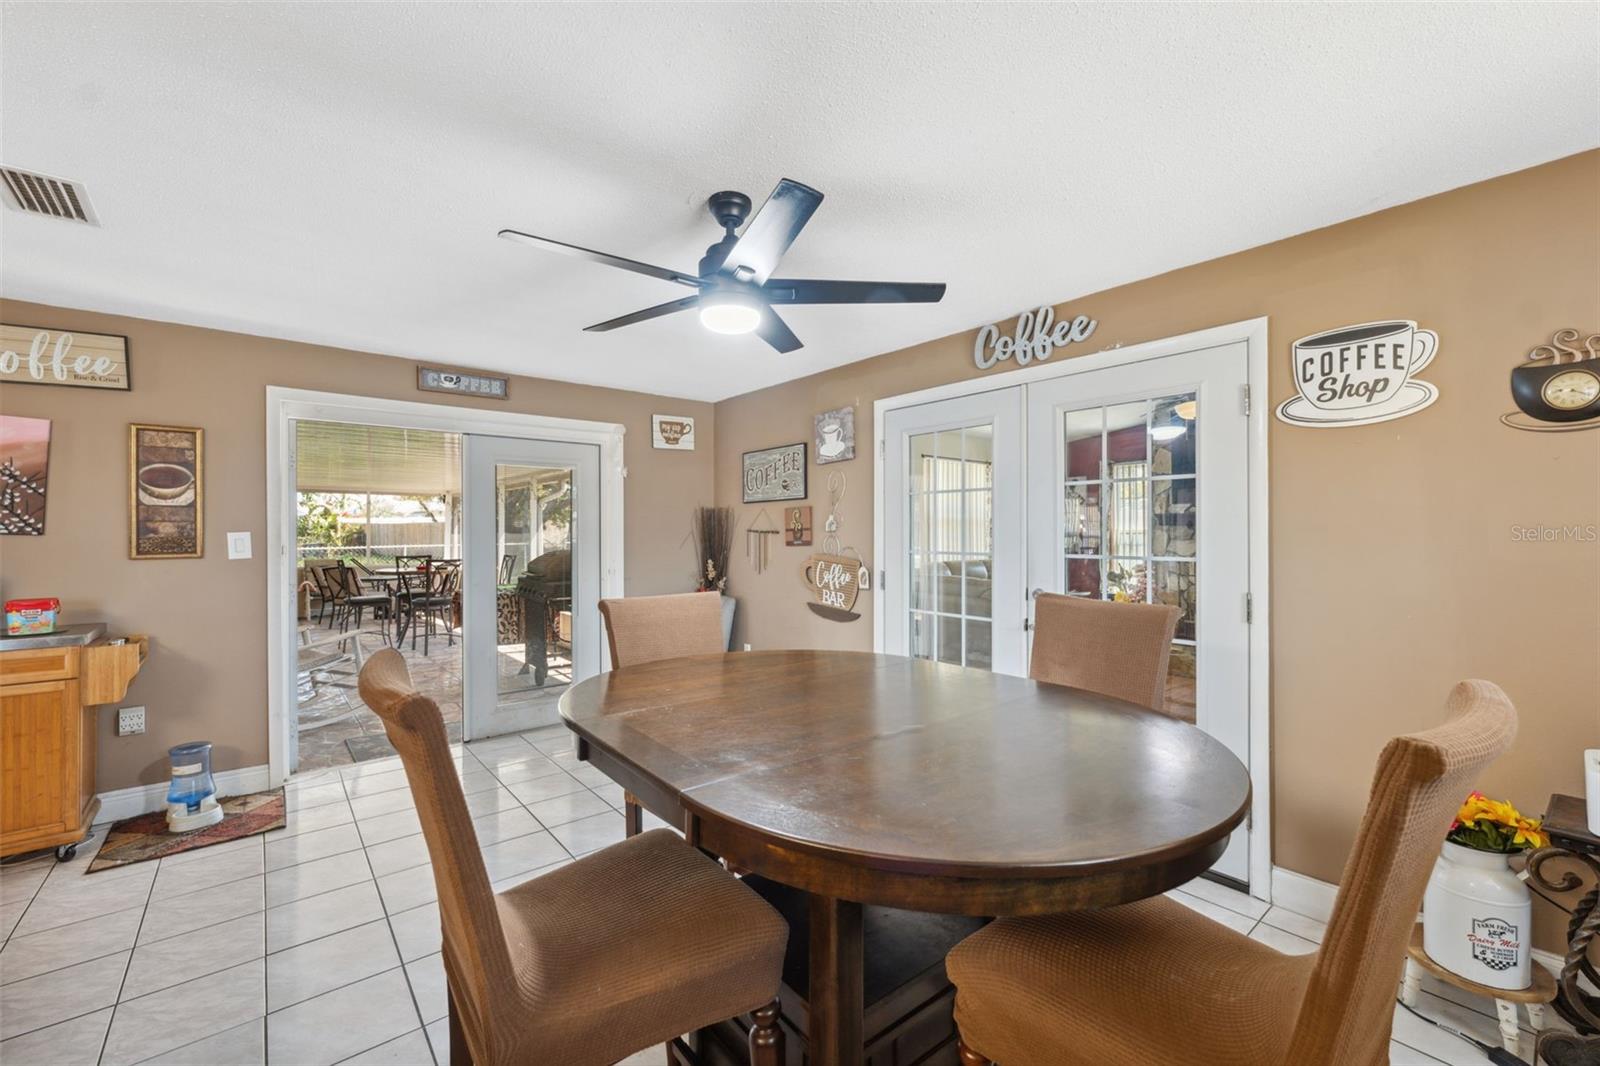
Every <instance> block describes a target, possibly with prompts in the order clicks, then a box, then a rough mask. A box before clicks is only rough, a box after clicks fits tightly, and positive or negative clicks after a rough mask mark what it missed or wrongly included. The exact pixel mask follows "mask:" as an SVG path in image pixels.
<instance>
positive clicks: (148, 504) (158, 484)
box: [128, 424, 205, 559]
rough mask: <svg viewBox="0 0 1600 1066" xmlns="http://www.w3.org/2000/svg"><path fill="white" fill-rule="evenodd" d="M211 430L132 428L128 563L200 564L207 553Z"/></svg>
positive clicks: (138, 426) (129, 451)
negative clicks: (207, 450)
mask: <svg viewBox="0 0 1600 1066" xmlns="http://www.w3.org/2000/svg"><path fill="white" fill-rule="evenodd" d="M204 505H205V430H203V429H195V428H193V427H190V426H148V425H139V424H134V425H130V426H129V427H128V557H129V558H130V559H198V558H199V557H200V556H201V555H202V554H204V551H205V506H204Z"/></svg>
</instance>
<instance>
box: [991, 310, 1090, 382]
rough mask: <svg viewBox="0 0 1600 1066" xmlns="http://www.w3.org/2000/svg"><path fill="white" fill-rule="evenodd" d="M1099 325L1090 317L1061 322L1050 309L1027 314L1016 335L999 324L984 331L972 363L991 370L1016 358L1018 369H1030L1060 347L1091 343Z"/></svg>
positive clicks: (992, 325)
mask: <svg viewBox="0 0 1600 1066" xmlns="http://www.w3.org/2000/svg"><path fill="white" fill-rule="evenodd" d="M1099 324H1100V323H1099V322H1097V321H1096V320H1094V319H1092V318H1090V317H1089V316H1088V315H1078V316H1077V317H1075V318H1065V317H1063V318H1062V319H1061V320H1060V321H1059V322H1058V321H1056V313H1055V311H1053V310H1051V309H1050V308H1048V307H1041V308H1039V309H1038V310H1037V311H1024V312H1023V313H1022V314H1021V315H1020V316H1018V318H1017V331H1016V333H1014V334H1012V335H1009V336H1008V335H1006V334H1004V333H1002V332H1001V331H1000V326H999V325H998V324H991V325H988V326H984V327H983V328H982V329H980V330H979V331H978V336H977V339H976V340H974V341H973V343H972V361H973V362H974V363H976V364H977V366H978V369H979V370H988V369H989V368H990V367H992V366H994V365H995V364H996V363H999V362H1003V361H1004V360H1006V359H1015V360H1016V361H1017V365H1018V366H1027V365H1028V364H1029V363H1031V362H1033V361H1034V360H1035V359H1037V360H1038V361H1039V362H1041V363H1042V362H1044V361H1045V360H1046V359H1048V358H1050V356H1051V353H1053V352H1054V351H1055V350H1056V349H1057V348H1065V347H1066V346H1067V345H1069V344H1072V343H1074V342H1077V341H1084V340H1088V339H1089V335H1090V334H1091V333H1093V332H1094V328H1095V327H1096V326H1098V325H1099Z"/></svg>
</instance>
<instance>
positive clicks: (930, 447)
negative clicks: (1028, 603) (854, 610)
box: [882, 389, 1027, 674]
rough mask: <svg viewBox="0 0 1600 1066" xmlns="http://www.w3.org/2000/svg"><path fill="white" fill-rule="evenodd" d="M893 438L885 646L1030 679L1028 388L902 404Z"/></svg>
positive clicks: (888, 423) (887, 494) (890, 420)
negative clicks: (1025, 512)
mask: <svg viewBox="0 0 1600 1066" xmlns="http://www.w3.org/2000/svg"><path fill="white" fill-rule="evenodd" d="M885 434H886V435H885V440H886V441H887V442H888V452H887V455H886V459H885V463H884V485H883V490H882V491H883V494H884V497H883V498H884V501H885V512H886V521H885V523H884V554H883V558H884V560H885V568H886V569H885V579H884V588H883V600H884V610H885V611H886V612H888V614H887V621H886V625H885V629H884V637H883V649H884V651H886V652H889V653H891V654H895V655H912V656H916V657H917V658H922V659H937V660H939V661H940V662H947V663H954V664H956V665H958V666H975V667H980V668H982V669H986V670H998V671H1000V672H1002V673H1007V674H1023V673H1026V672H1027V660H1026V658H1025V650H1026V649H1025V643H1026V642H1025V640H1024V636H1023V620H1024V607H1023V581H1024V576H1023V546H1024V540H1023V537H1024V529H1023V525H1022V522H1021V514H1022V468H1021V464H1020V463H1019V461H1018V459H1019V458H1020V456H1021V452H1022V394H1021V392H1020V391H1019V390H1017V389H1002V390H999V391H996V392H985V393H979V394H978V395H975V396H963V397H960V398H959V399H954V400H943V401H939V402H937V403H929V404H922V405H920V406H917V407H904V408H900V409H898V410H895V411H891V412H890V413H889V414H888V416H887V418H886V419H885Z"/></svg>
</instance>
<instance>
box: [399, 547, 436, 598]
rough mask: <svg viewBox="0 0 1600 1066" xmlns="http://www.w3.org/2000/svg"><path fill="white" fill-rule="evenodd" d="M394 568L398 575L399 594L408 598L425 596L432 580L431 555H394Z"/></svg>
mask: <svg viewBox="0 0 1600 1066" xmlns="http://www.w3.org/2000/svg"><path fill="white" fill-rule="evenodd" d="M394 570H395V573H396V574H398V575H399V577H400V590H399V591H400V595H401V597H402V598H405V599H410V598H411V597H413V596H426V595H427V594H428V591H429V589H430V588H431V587H432V582H433V556H431V555H396V556H395V557H394Z"/></svg>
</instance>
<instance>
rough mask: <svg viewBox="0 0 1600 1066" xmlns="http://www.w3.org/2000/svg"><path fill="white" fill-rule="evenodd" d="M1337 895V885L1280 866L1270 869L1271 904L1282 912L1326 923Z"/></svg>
mask: <svg viewBox="0 0 1600 1066" xmlns="http://www.w3.org/2000/svg"><path fill="white" fill-rule="evenodd" d="M1338 894H1339V886H1338V885H1330V884H1329V883H1328V882H1326V881H1319V880H1317V879H1316V878H1315V877H1307V876H1306V875H1305V874H1297V873H1295V872H1294V871H1293V870H1285V869H1284V868H1283V867H1281V866H1274V867H1273V868H1272V903H1273V905H1274V906H1277V907H1282V908H1283V909H1284V910H1287V911H1294V912H1295V913H1296V914H1303V915H1305V916H1306V917H1307V918H1315V919H1316V920H1317V921H1319V922H1326V921H1327V920H1328V918H1329V917H1330V916H1332V914H1333V901H1334V898H1335V897H1336V896H1338Z"/></svg>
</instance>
